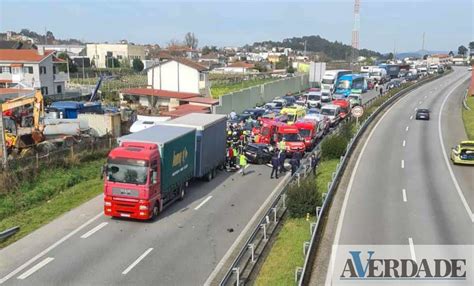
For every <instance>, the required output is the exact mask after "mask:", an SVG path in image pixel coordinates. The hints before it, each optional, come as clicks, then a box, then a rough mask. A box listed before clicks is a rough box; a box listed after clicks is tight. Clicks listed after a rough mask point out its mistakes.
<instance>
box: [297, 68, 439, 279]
mask: <svg viewBox="0 0 474 286" xmlns="http://www.w3.org/2000/svg"><path fill="white" fill-rule="evenodd" d="M445 74H446V73H445ZM445 74H442V75H436V76H434V77H430V78H426V79H422V80H420V81H418V82H416V83H415V84H413V85H410V86H408V87H407V88H405V89H403V90H401V91H399V92H397V93H396V94H394V95H392V96H391V97H390V98H389V99H387V100H386V101H385V102H384V103H382V104H381V105H380V106H379V107H378V108H377V109H376V110H375V111H374V112H373V113H372V114H371V115H370V116H369V117H368V118H367V119H366V120H365V121H364V122H363V123H362V124H361V125H360V128H359V129H358V131H357V133H356V134H355V135H354V136H353V137H352V139H351V140H350V142H349V144H348V145H347V148H346V152H345V154H344V156H342V157H341V159H340V162H339V163H338V165H337V167H336V172H334V173H333V174H332V182H330V183H329V184H328V192H327V194H326V195H325V196H324V197H323V205H322V207H321V209H320V210H319V213H317V216H316V224H315V226H314V227H312V228H311V230H312V232H311V241H310V243H309V249H308V251H306V257H305V262H304V266H303V268H297V270H296V272H295V281H296V282H297V284H298V285H299V286H302V285H307V284H308V283H309V279H310V276H311V271H312V268H313V267H312V266H313V262H314V258H315V256H316V249H317V246H318V244H319V242H320V238H321V237H322V231H323V226H324V224H323V222H322V221H323V220H321V219H320V218H321V217H325V216H326V215H327V212H328V211H329V206H330V205H331V202H332V199H333V197H334V195H335V192H336V189H337V186H338V184H339V182H340V179H341V178H342V175H343V173H344V170H345V167H346V165H347V163H348V161H349V158H350V157H351V155H352V152H353V151H354V149H355V147H356V146H357V143H358V141H359V140H360V138H361V137H362V135H363V134H364V132H365V130H366V129H367V128H368V126H369V124H370V123H372V121H373V120H374V119H375V118H376V117H377V116H378V115H379V113H380V112H382V110H384V109H385V108H386V107H388V106H390V105H391V104H392V103H393V102H394V101H396V100H397V99H398V98H400V97H401V96H403V95H405V94H406V93H408V92H410V91H412V90H414V89H416V88H418V87H420V86H422V85H423V84H425V83H428V82H431V81H433V80H436V79H438V78H440V77H442V76H443V75H445ZM377 98H379V97H375V98H373V99H371V100H370V101H369V102H367V103H366V104H369V106H370V105H371V104H372V103H373V102H374V101H375V100H376V99H377ZM367 107H368V106H367ZM306 243H307V242H306Z"/></svg>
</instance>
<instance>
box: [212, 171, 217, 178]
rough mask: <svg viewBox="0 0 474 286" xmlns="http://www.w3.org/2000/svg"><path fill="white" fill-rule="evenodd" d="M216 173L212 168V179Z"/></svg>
mask: <svg viewBox="0 0 474 286" xmlns="http://www.w3.org/2000/svg"><path fill="white" fill-rule="evenodd" d="M216 174H217V169H212V178H213V179H214V178H215V177H216Z"/></svg>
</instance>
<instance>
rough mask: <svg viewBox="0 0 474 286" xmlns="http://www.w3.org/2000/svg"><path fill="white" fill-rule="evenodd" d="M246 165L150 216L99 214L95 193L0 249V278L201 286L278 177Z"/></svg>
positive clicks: (201, 184) (202, 184)
mask: <svg viewBox="0 0 474 286" xmlns="http://www.w3.org/2000/svg"><path fill="white" fill-rule="evenodd" d="M375 96H376V93H375V91H369V92H368V93H366V94H364V95H363V102H364V103H365V102H367V101H368V100H370V99H371V98H373V97H375ZM249 171H250V174H248V175H246V176H245V177H242V176H241V175H240V174H234V173H221V174H220V175H219V176H218V177H217V178H216V179H215V180H213V181H212V182H210V183H205V182H196V183H195V184H192V186H191V187H190V188H189V189H188V193H187V196H186V198H185V200H184V201H182V202H178V203H175V204H173V205H172V206H171V207H170V208H168V209H166V210H165V211H164V213H163V214H162V215H161V216H160V218H159V219H158V220H157V221H154V222H138V221H131V220H121V219H111V218H108V217H104V216H103V215H102V196H98V197H97V198H95V199H94V200H92V201H90V202H88V203H86V204H84V205H83V206H80V207H78V208H76V209H75V210H73V211H71V212H69V213H67V214H65V215H64V216H62V217H60V218H58V219H57V220H55V221H53V222H52V223H50V224H48V225H46V226H45V227H43V228H41V229H39V230H37V231H35V232H34V233H32V234H30V235H29V236H27V237H25V238H23V239H21V240H19V241H18V242H16V243H14V244H12V245H10V246H9V247H6V248H5V249H2V250H0V257H2V259H0V284H5V285H152V284H153V285H202V284H203V283H204V282H205V281H206V279H207V277H208V276H209V274H210V273H211V272H212V271H213V269H214V268H215V267H216V265H217V264H218V263H219V261H220V260H221V259H222V257H224V255H225V253H226V252H227V250H228V249H229V248H230V246H231V245H232V244H233V243H234V241H235V240H236V238H237V237H238V235H239V234H240V233H241V231H242V230H243V229H244V228H245V226H246V225H247V223H248V222H249V221H250V220H251V218H252V217H253V216H254V214H255V213H256V212H257V210H258V209H259V208H260V207H261V206H262V204H263V203H264V201H265V200H266V199H267V198H268V197H269V196H270V194H271V193H272V192H273V191H274V189H275V187H276V186H277V184H278V183H279V182H280V181H279V180H270V179H269V175H270V171H271V169H270V168H268V167H267V166H255V165H251V166H250V168H249Z"/></svg>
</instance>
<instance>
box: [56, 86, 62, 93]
mask: <svg viewBox="0 0 474 286" xmlns="http://www.w3.org/2000/svg"><path fill="white" fill-rule="evenodd" d="M56 93H63V87H62V86H60V85H58V86H57V87H56Z"/></svg>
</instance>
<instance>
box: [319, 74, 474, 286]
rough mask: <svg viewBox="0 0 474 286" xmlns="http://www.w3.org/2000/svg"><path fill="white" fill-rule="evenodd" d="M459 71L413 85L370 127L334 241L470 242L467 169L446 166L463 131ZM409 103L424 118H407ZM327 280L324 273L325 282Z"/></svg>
mask: <svg viewBox="0 0 474 286" xmlns="http://www.w3.org/2000/svg"><path fill="white" fill-rule="evenodd" d="M467 79H468V73H467V69H466V68H456V69H455V70H454V72H453V73H451V74H450V75H447V76H446V77H443V78H441V79H439V80H435V81H433V82H431V83H428V84H425V85H424V86H422V87H420V88H418V89H415V90H414V91H412V92H410V93H408V94H407V95H405V96H404V97H403V98H402V99H400V100H399V101H398V102H396V103H395V104H394V105H393V106H392V107H391V108H390V109H389V110H388V111H387V112H386V113H385V114H384V116H383V117H382V118H381V119H380V121H379V122H378V123H377V125H376V127H375V128H374V129H373V130H372V131H371V134H370V135H369V137H368V139H367V141H366V143H365V144H366V145H365V147H363V149H362V151H361V154H360V155H359V156H360V157H359V158H358V161H357V163H356V166H355V168H354V170H352V172H353V173H352V177H351V181H350V182H349V186H348V188H347V192H346V197H345V201H344V204H343V206H342V210H341V214H340V217H339V222H338V226H337V230H336V235H335V240H334V243H335V244H339V245H407V251H408V250H409V251H410V252H411V254H412V257H413V255H414V253H413V252H414V251H413V249H414V246H416V245H471V246H472V245H473V244H474V224H473V222H474V216H473V213H472V210H474V168H473V167H465V166H453V165H452V163H451V161H450V160H449V154H450V149H451V147H452V146H454V145H456V144H457V143H458V142H459V141H461V140H466V134H465V130H464V126H463V124H462V119H461V99H462V97H463V95H464V93H465V91H466V88H467V81H466V80H467ZM417 108H428V109H430V110H431V120H429V121H420V120H415V112H416V109H417ZM326 283H327V284H329V283H330V281H329V278H328V279H327V280H326Z"/></svg>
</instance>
